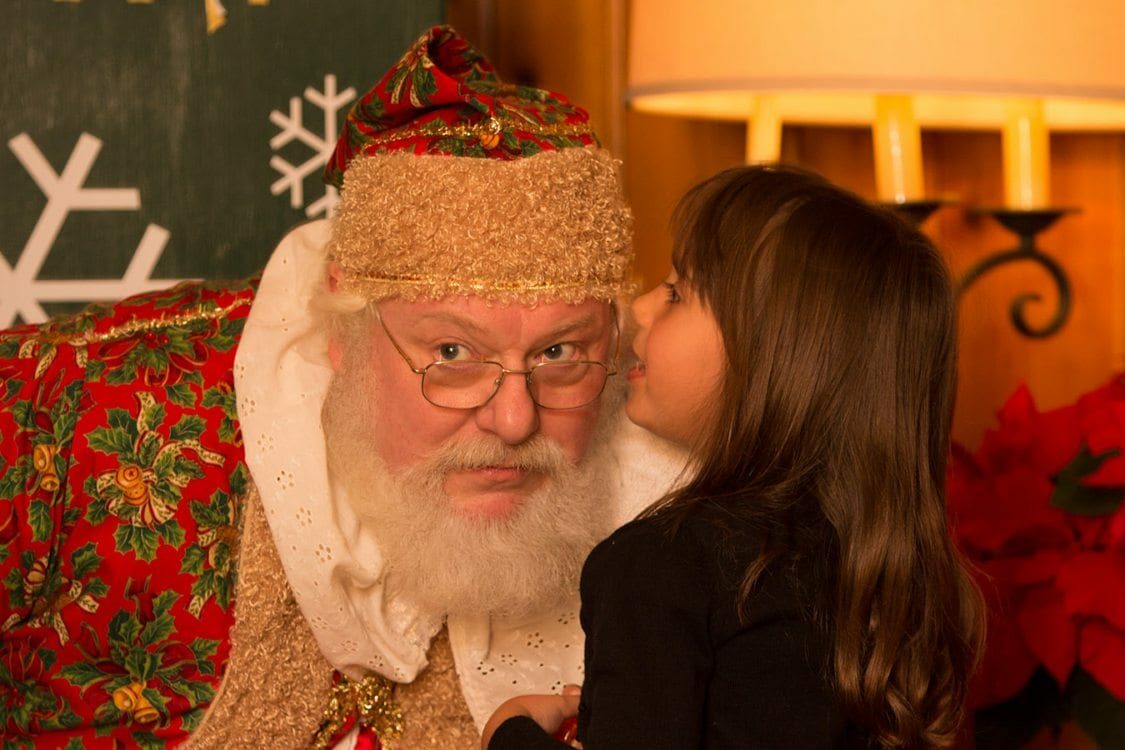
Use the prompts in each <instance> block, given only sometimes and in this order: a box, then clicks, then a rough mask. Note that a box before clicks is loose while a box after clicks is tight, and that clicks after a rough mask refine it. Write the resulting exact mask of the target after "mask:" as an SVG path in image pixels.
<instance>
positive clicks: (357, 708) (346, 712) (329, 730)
mask: <svg viewBox="0 0 1125 750" xmlns="http://www.w3.org/2000/svg"><path fill="white" fill-rule="evenodd" d="M393 694H394V683H392V682H391V681H390V680H388V679H387V678H386V677H383V676H382V675H378V674H371V675H368V676H366V677H364V678H363V679H362V680H352V679H349V678H347V677H343V678H342V679H341V681H340V682H339V683H338V684H337V685H335V686H334V687H333V688H332V699H331V700H330V701H329V702H328V708H327V709H325V711H324V719H323V720H322V721H321V724H320V729H318V730H317V732H316V735H315V736H314V737H313V743H312V748H313V750H326V749H327V747H328V743H329V742H330V741H331V740H332V738H333V736H334V735H335V734H336V733H337V732H339V731H340V729H341V728H342V727H343V726H344V724H345V723H346V722H347V720H348V718H349V717H350V716H352V715H355V716H357V718H358V720H359V725H360V726H364V727H367V728H368V729H371V730H372V731H373V732H375V734H376V736H377V737H378V738H379V742H380V743H381V744H382V746H383V747H384V748H388V750H389V748H391V747H392V746H391V744H390V742H389V741H391V740H397V739H399V738H400V737H402V732H403V724H402V709H401V708H399V706H398V704H397V703H395V701H394V697H393Z"/></svg>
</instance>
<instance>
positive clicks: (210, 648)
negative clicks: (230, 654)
mask: <svg viewBox="0 0 1125 750" xmlns="http://www.w3.org/2000/svg"><path fill="white" fill-rule="evenodd" d="M188 648H190V649H191V652H192V653H193V654H195V660H196V661H197V662H202V661H204V660H205V659H208V658H210V657H212V656H214V655H215V653H216V652H218V650H219V642H218V641H215V640H211V639H210V638H196V639H195V640H194V641H192V642H191V643H189V644H188Z"/></svg>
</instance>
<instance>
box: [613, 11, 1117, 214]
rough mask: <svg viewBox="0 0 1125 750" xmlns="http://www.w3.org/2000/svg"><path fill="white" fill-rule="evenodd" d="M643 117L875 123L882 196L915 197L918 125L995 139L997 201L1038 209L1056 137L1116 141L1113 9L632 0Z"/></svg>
mask: <svg viewBox="0 0 1125 750" xmlns="http://www.w3.org/2000/svg"><path fill="white" fill-rule="evenodd" d="M631 13H632V17H631V21H630V41H629V73H628V80H629V84H628V85H629V88H628V97H629V99H630V101H631V103H632V106H633V107H634V108H635V109H637V110H640V111H645V112H657V113H665V114H674V115H680V116H689V117H702V118H711V119H723V120H740V121H745V122H747V124H748V128H747V159H748V160H749V161H774V160H777V158H778V157H779V155H780V143H781V126H782V124H783V123H800V124H846V125H863V126H871V127H872V128H873V131H874V132H873V135H874V141H875V153H876V176H877V182H878V192H879V197H880V198H881V199H882V200H886V201H893V202H898V203H904V202H908V201H912V200H918V199H921V198H923V197H924V196H923V187H922V184H923V183H922V163H921V147H920V136H919V131H920V129H921V128H941V129H948V128H971V129H998V130H1000V131H1001V132H1002V133H1003V140H1004V164H1005V202H1006V205H1007V206H1009V207H1010V208H1015V209H1037V208H1041V207H1045V206H1047V205H1049V202H1050V195H1049V184H1048V169H1049V152H1048V133H1049V131H1051V130H1125V2H1122V0H1082V1H1081V2H1077V3H1075V2H1063V1H1062V0H894V1H891V0H695V1H690V0H633V3H632V11H631Z"/></svg>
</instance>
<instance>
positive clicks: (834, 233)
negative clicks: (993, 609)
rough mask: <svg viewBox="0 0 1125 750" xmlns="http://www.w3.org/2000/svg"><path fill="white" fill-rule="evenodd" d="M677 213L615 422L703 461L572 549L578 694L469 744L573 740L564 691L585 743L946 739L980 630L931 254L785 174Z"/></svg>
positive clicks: (951, 363) (518, 708) (506, 709)
mask: <svg viewBox="0 0 1125 750" xmlns="http://www.w3.org/2000/svg"><path fill="white" fill-rule="evenodd" d="M676 226H677V228H678V231H677V235H676V242H675V252H674V260H673V266H674V268H675V270H674V271H673V272H672V274H671V275H670V276H669V278H668V280H667V281H666V282H665V283H664V284H663V285H662V286H661V287H658V288H657V289H654V290H653V291H651V292H649V293H648V294H646V295H644V296H642V297H640V298H639V299H638V300H637V301H636V302H635V304H634V308H633V309H634V313H635V315H636V318H637V321H638V323H639V331H638V333H637V336H636V340H635V342H634V344H633V348H634V350H635V352H636V355H637V357H638V359H639V363H638V364H637V365H636V366H635V367H634V368H633V369H632V370H631V371H630V372H629V374H628V377H629V383H630V394H629V400H628V404H627V407H626V410H627V412H628V415H629V417H630V419H632V420H633V421H634V422H636V423H638V424H640V425H642V426H644V427H647V428H648V429H650V430H652V431H653V432H655V433H657V434H660V435H662V436H664V437H667V438H670V439H671V440H673V441H676V442H678V443H680V444H682V445H684V446H686V447H687V448H689V449H690V450H691V451H692V455H693V458H694V459H695V460H694V464H695V466H696V471H695V473H694V476H693V478H691V479H690V481H688V482H687V483H686V484H685V485H684V486H683V487H682V488H681V489H679V490H678V491H676V492H675V493H674V494H672V495H670V496H668V497H666V498H664V499H663V500H662V501H660V502H659V503H657V504H656V505H655V506H653V507H652V508H650V509H649V510H648V511H646V512H645V513H644V514H642V517H641V518H640V519H638V520H636V521H633V522H632V523H630V524H627V525H626V526H624V527H622V528H621V529H619V530H618V531H617V532H616V533H614V534H613V535H612V536H611V537H610V538H609V539H607V540H606V541H604V542H603V543H602V544H600V545H599V546H598V547H597V548H595V549H594V551H593V552H592V553H591V554H590V557H589V559H588V560H587V562H586V566H585V568H584V570H583V575H582V584H581V588H582V615H581V619H582V625H583V628H584V629H585V631H586V638H587V641H586V671H585V684H584V685H583V687H582V690H581V702H580V705H578V700H579V699H578V697H577V695H575V694H574V693H577V690H575V689H572V690H568V691H567V693H568V694H567V695H563V696H524V697H522V698H516V699H513V700H511V701H509V702H507V703H505V704H504V705H503V706H501V708H500V709H498V711H497V712H496V714H495V715H494V716H493V718H492V720H491V721H490V722H489V725H488V726H487V727H486V729H485V737H484V740H483V742H484V746H485V747H486V748H489V749H490V750H500V749H501V748H535V747H554V746H565V745H563V743H560V742H556V741H555V740H553V739H551V738H550V737H549V736H548V734H547V732H553V731H555V729H556V728H557V727H558V725H559V724H560V722H562V720H563V719H564V717H566V716H568V715H570V714H573V712H574V709H575V707H576V705H578V708H579V712H578V713H579V721H578V727H579V731H578V738H579V739H580V740H581V741H582V743H583V744H584V746H585V748H586V750H601V748H634V747H635V748H697V747H706V748H785V749H789V748H838V747H863V748H938V747H947V746H949V745H950V744H951V743H952V742H953V740H954V737H955V734H956V731H957V728H958V724H959V722H960V719H961V713H962V704H963V699H964V696H965V690H966V682H967V680H968V677H969V674H970V672H971V670H972V667H973V665H974V663H975V660H976V658H977V654H978V651H979V648H980V643H981V636H982V629H983V621H982V608H981V605H980V602H979V598H978V594H977V592H976V590H975V589H974V588H973V586H972V584H971V583H970V581H969V578H968V576H967V574H966V572H965V571H964V569H963V568H962V565H961V563H960V561H959V558H958V556H957V554H956V553H955V551H954V548H953V546H952V544H951V542H950V538H949V535H948V533H947V529H946V519H945V512H944V504H945V488H944V479H945V464H946V456H947V453H948V450H949V427H950V417H951V412H952V404H953V394H954V380H955V341H954V339H955V333H954V331H955V327H954V312H955V309H954V301H953V298H952V294H951V291H950V280H949V276H948V273H947V271H946V268H945V266H944V264H943V263H942V260H941V258H940V256H939V255H938V253H937V251H936V250H935V249H934V247H933V245H932V244H931V243H930V242H929V241H928V240H927V239H926V238H925V237H924V236H923V235H922V234H921V233H920V232H919V231H917V230H916V229H915V228H913V227H912V226H910V225H909V224H907V223H906V222H905V221H903V220H901V219H899V218H898V217H897V216H896V215H894V214H892V213H891V212H889V211H886V210H883V209H881V208H878V207H875V206H872V205H870V204H868V203H866V202H864V201H863V200H861V199H860V198H858V197H856V196H854V195H852V194H850V193H847V192H845V191H843V190H841V189H839V188H836V187H834V186H832V185H830V184H829V183H827V182H826V181H824V180H822V179H820V178H818V177H816V176H813V175H810V174H806V173H804V172H799V171H796V170H793V169H787V168H780V167H743V168H737V169H731V170H728V171H725V172H722V173H720V174H719V175H717V176H715V177H712V178H711V179H709V180H707V181H705V182H703V183H702V184H700V185H698V186H697V187H695V188H694V189H693V190H691V191H690V192H689V193H688V194H687V196H685V198H684V200H683V201H682V202H681V205H680V208H679V209H678V212H677V221H676ZM490 740H491V743H490Z"/></svg>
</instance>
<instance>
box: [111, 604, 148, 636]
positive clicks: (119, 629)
mask: <svg viewBox="0 0 1125 750" xmlns="http://www.w3.org/2000/svg"><path fill="white" fill-rule="evenodd" d="M140 632H141V626H140V623H138V622H137V621H136V619H134V618H132V617H130V616H129V613H128V612H126V611H124V610H121V611H119V612H118V613H117V614H116V615H114V616H113V619H112V620H110V621H109V640H110V641H111V642H113V643H132V642H133V639H134V638H136V637H137V634H138V633H140Z"/></svg>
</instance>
